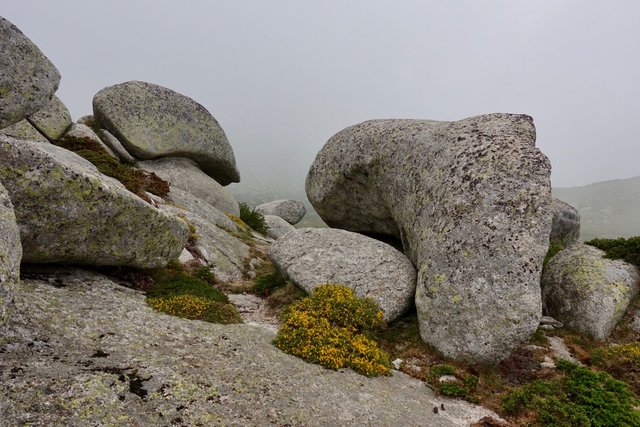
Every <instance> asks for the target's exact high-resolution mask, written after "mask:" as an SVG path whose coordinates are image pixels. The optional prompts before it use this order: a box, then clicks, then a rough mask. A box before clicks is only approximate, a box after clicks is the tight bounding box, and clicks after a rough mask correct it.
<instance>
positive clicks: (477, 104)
mask: <svg viewBox="0 0 640 427" xmlns="http://www.w3.org/2000/svg"><path fill="white" fill-rule="evenodd" d="M0 15H2V16H4V17H6V18H7V19H9V20H10V21H12V22H13V23H14V24H15V25H17V26H18V27H19V28H20V29H21V30H22V31H23V32H24V33H25V34H26V35H27V36H28V37H29V38H30V39H31V40H33V41H34V43H36V44H37V45H38V46H39V47H40V49H41V50H42V51H43V52H44V53H45V55H47V57H49V59H50V60H51V61H52V62H53V63H54V64H55V65H56V67H57V68H58V69H59V70H60V72H61V74H62V82H61V85H60V89H59V90H58V96H59V97H60V98H61V99H62V100H63V102H64V103H65V104H66V105H67V107H68V108H69V110H70V111H71V114H72V117H73V118H74V119H77V118H78V117H80V116H82V115H85V114H90V113H91V100H92V98H93V95H94V94H95V93H96V92H97V91H99V90H100V89H102V88H103V87H106V86H110V85H113V84H116V83H120V82H124V81H127V80H144V81H148V82H151V83H156V84H159V85H162V86H166V87H168V88H170V89H173V90H175V91H177V92H180V93H182V94H185V95H188V96H190V97H192V98H193V99H195V100H196V101H198V102H199V103H201V104H202V105H204V106H205V107H206V108H207V109H208V110H209V111H210V112H211V113H212V114H213V115H214V116H215V117H216V119H218V121H219V122H220V124H221V125H222V127H223V128H224V130H225V132H226V134H227V136H228V137H229V141H230V142H231V145H232V147H233V149H234V151H235V154H236V160H237V162H238V167H239V169H240V173H241V175H242V178H243V181H244V182H247V183H251V182H255V181H257V180H258V179H260V180H263V181H264V180H272V181H273V182H274V185H277V183H278V182H280V181H281V180H283V179H286V180H288V181H289V182H291V181H296V182H297V181H299V182H300V185H301V186H303V185H304V177H305V175H306V172H307V170H308V168H309V166H310V164H311V162H312V161H313V158H314V157H315V154H316V153H317V152H318V150H319V149H320V148H321V147H322V146H323V145H324V143H325V142H326V141H327V139H328V138H329V137H330V136H331V135H333V134H334V133H336V132H338V131H339V130H341V129H343V128H345V127H347V126H350V125H353V124H356V123H358V122H361V121H364V120H368V119H376V118H416V119H433V120H458V119H462V118H465V117H469V116H473V115H477V114H485V113H492V112H512V113H525V114H529V115H531V116H533V118H534V121H535V125H536V129H537V135H538V140H537V146H538V147H539V148H540V149H541V150H542V151H543V152H544V153H545V154H546V155H547V156H548V157H549V158H550V159H551V163H552V166H553V172H552V184H553V185H554V186H563V187H564V186H574V185H583V184H587V183H591V182H594V181H601V180H606V179H615V178H627V177H631V176H635V175H640V167H639V164H640V161H639V159H640V141H638V137H637V135H638V132H637V131H636V129H635V126H636V125H637V123H638V121H639V119H640V102H639V100H640V47H639V46H640V2H638V1H635V0H628V1H620V0H619V1H608V2H603V1H585V0H572V1H561V0H535V1H533V0H529V1H513V0H501V1H498V0H485V1H481V0H467V1H442V0H440V1H424V0H423V1H420V0H415V1H401V0H396V1H377V0H359V1H353V0H340V1H339V0H322V1H313V2H312V1H304V0H290V1H279V0H269V1H267V0H255V1H248V0H246V1H242V0H233V1H231V0H230V1H205V0H202V1H172V2H170V1H159V0H145V1H142V0H117V1H114V0H109V1H100V2H97V1H90V0H56V1H51V0H40V1H34V0H28V1H27V0H2V4H1V6H0Z"/></svg>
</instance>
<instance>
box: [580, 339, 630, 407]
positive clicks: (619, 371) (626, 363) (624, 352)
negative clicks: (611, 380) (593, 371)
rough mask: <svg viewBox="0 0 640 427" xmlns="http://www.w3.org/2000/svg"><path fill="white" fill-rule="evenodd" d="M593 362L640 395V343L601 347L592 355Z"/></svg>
mask: <svg viewBox="0 0 640 427" xmlns="http://www.w3.org/2000/svg"><path fill="white" fill-rule="evenodd" d="M591 362H592V363H593V364H594V365H596V366H599V367H600V368H603V369H604V370H606V371H607V372H609V373H610V374H611V375H613V376H614V377H615V378H618V379H620V380H622V381H624V382H626V383H627V384H628V385H629V386H630V387H631V389H632V390H633V391H634V392H635V393H637V394H640V343H639V342H637V341H634V342H629V343H625V344H620V345H609V346H607V347H601V348H598V349H596V350H594V352H593V353H592V354H591Z"/></svg>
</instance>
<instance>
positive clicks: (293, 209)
mask: <svg viewBox="0 0 640 427" xmlns="http://www.w3.org/2000/svg"><path fill="white" fill-rule="evenodd" d="M256 211H258V212H260V213H261V214H263V215H275V216H279V217H280V218H282V219H284V220H285V221H287V222H288V223H289V224H291V225H295V224H297V223H299V222H300V220H302V218H304V215H305V214H306V213H307V210H306V208H305V207H304V204H303V203H301V202H298V201H297V200H274V201H273V202H269V203H263V204H261V205H258V206H256Z"/></svg>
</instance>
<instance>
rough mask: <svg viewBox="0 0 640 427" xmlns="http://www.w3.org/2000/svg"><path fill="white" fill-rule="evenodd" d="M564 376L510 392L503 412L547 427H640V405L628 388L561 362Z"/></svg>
mask: <svg viewBox="0 0 640 427" xmlns="http://www.w3.org/2000/svg"><path fill="white" fill-rule="evenodd" d="M557 366H558V369H559V370H560V371H561V372H562V373H563V374H564V375H563V376H561V377H559V378H556V379H551V380H536V381H534V382H532V383H530V384H527V385H525V386H523V387H521V388H518V389H515V390H513V391H511V392H509V393H508V394H507V395H506V396H504V397H503V398H502V408H503V409H504V410H505V411H506V412H507V413H509V414H513V415H524V414H527V415H528V416H529V417H530V416H535V423H536V424H535V425H543V426H580V427H589V426H620V427H622V426H629V427H630V426H639V425H640V412H639V411H637V410H635V409H634V406H637V405H638V404H639V403H640V402H639V401H638V399H637V397H636V396H635V395H634V394H633V393H632V392H630V391H629V389H628V386H627V385H626V384H625V383H623V382H621V381H618V380H615V379H613V378H612V377H611V376H610V375H609V374H607V373H605V372H596V371H592V370H591V369H588V368H585V367H582V366H578V365H575V364H573V363H570V362H567V361H562V360H561V361H559V362H558V364H557Z"/></svg>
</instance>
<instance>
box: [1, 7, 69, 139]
mask: <svg viewBox="0 0 640 427" xmlns="http://www.w3.org/2000/svg"><path fill="white" fill-rule="evenodd" d="M59 83H60V73H59V72H58V70H57V69H56V67H54V65H53V64H52V63H51V62H50V61H49V59H47V57H46V56H44V54H43V53H42V52H41V51H40V49H38V47H37V46H36V45H35V44H33V42H32V41H31V40H29V39H28V38H27V37H26V36H25V35H24V34H23V33H22V31H20V30H19V29H18V28H17V27H16V26H15V25H13V24H12V23H11V22H9V21H7V20H6V19H4V18H3V17H1V16H0V129H1V128H4V127H7V126H10V125H12V124H14V123H18V122H19V121H20V120H22V119H24V118H26V117H27V116H30V115H32V114H34V113H35V112H37V111H39V110H40V109H42V108H43V107H45V106H46V105H47V104H48V103H49V100H50V99H51V97H52V96H53V94H54V93H55V92H56V90H57V89H58V84H59Z"/></svg>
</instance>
